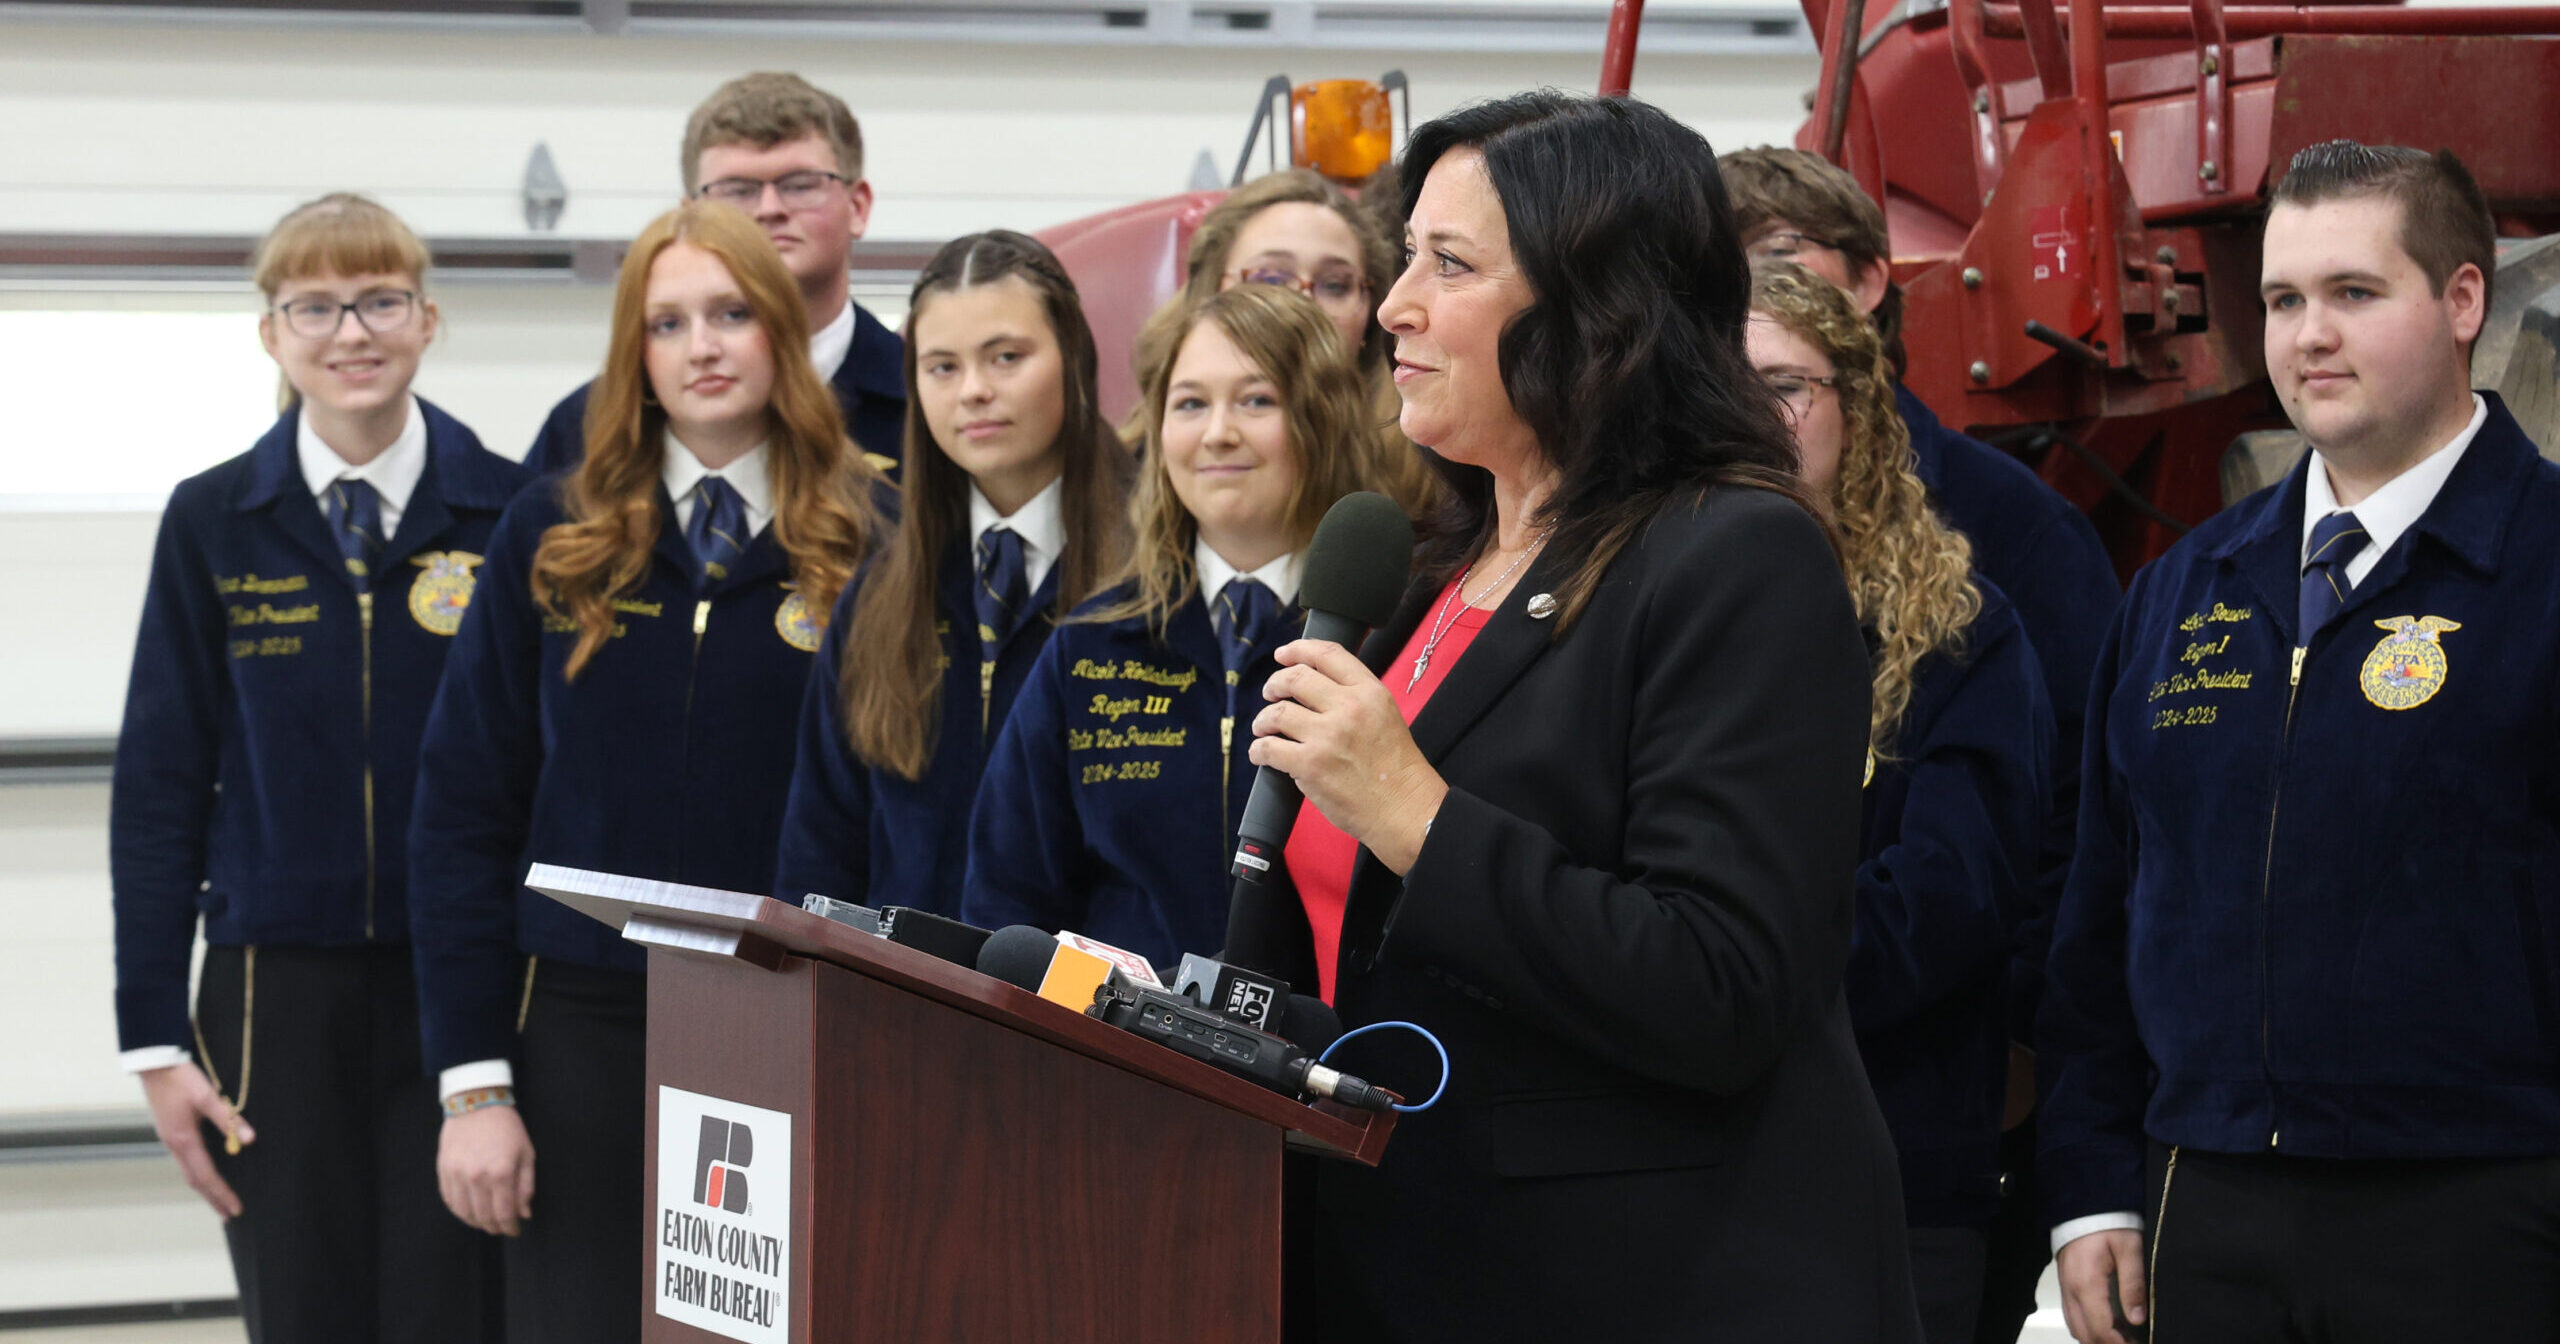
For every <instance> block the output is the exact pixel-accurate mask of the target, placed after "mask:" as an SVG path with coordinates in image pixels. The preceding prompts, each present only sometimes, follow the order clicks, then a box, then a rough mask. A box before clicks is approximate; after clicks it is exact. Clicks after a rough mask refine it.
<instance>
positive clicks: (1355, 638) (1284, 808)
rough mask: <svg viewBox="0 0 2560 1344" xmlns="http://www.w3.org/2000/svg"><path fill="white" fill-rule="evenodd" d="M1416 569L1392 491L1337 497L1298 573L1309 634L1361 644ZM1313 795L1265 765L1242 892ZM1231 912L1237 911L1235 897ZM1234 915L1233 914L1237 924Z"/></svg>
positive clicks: (1248, 802) (1239, 868)
mask: <svg viewBox="0 0 2560 1344" xmlns="http://www.w3.org/2000/svg"><path fill="white" fill-rule="evenodd" d="M1412 570H1413V523H1412V521H1411V520H1409V519H1407V518H1406V517H1405V516H1404V510H1403V509H1401V508H1399V507H1397V506H1396V502H1395V501H1394V500H1392V499H1389V498H1387V497H1386V496H1385V495H1381V494H1378V493H1377V492H1375V491H1372V490H1361V491H1356V492H1354V493H1352V494H1348V495H1344V496H1343V497H1342V498H1340V499H1338V500H1335V501H1334V504H1333V507H1332V508H1330V509H1327V510H1325V514H1324V521H1322V522H1320V523H1318V524H1316V535H1315V540H1313V541H1311V542H1309V543H1308V544H1307V563H1306V567H1305V570H1304V572H1303V574H1302V575H1301V576H1300V577H1299V579H1298V604H1299V605H1300V606H1303V607H1305V608H1306V609H1307V628H1306V633H1305V636H1304V638H1307V639H1322V640H1330V641H1332V642H1333V643H1336V644H1339V645H1341V646H1342V647H1344V648H1346V649H1351V650H1354V651H1357V650H1358V649H1359V647H1360V639H1361V637H1362V636H1363V635H1365V634H1367V633H1368V632H1369V631H1370V630H1371V629H1373V628H1375V627H1377V626H1381V625H1384V624H1386V623H1387V621H1388V620H1389V619H1390V618H1391V617H1393V616H1394V615H1395V610H1396V603H1397V602H1398V601H1399V600H1401V599H1402V598H1403V597H1404V586H1405V580H1406V579H1407V578H1408V577H1409V576H1410V575H1411V573H1412ZM1305 801H1306V795H1304V794H1302V793H1300V792H1298V782H1297V781H1296V780H1293V779H1291V778H1289V775H1288V772H1286V771H1283V770H1274V769H1272V768H1271V767H1270V766H1267V765H1266V766H1264V767H1262V770H1261V772H1260V773H1258V774H1256V775H1255V776H1254V777H1253V792H1252V793H1251V794H1250V795H1248V796H1247V797H1246V799H1245V804H1244V820H1243V821H1241V822H1239V823H1237V826H1236V856H1235V860H1234V862H1233V864H1232V865H1231V867H1232V869H1233V872H1234V876H1235V879H1236V886H1235V897H1236V899H1237V900H1241V899H1242V898H1243V896H1244V895H1245V893H1246V892H1248V891H1250V890H1252V889H1253V888H1255V887H1259V886H1260V885H1262V881H1263V879H1264V878H1265V877H1267V876H1269V875H1270V872H1271V865H1273V864H1275V863H1278V862H1279V861H1280V851H1281V849H1282V848H1283V847H1284V846H1286V845H1287V844H1288V843H1289V829H1290V828H1291V827H1292V826H1295V825H1297V823H1298V808H1299V806H1300V805H1301V804H1303V803H1304V802H1305ZM1229 912H1230V914H1231V915H1232V913H1233V904H1232V903H1231V904H1230V907H1229ZM1232 925H1233V921H1232V920H1230V927H1232Z"/></svg>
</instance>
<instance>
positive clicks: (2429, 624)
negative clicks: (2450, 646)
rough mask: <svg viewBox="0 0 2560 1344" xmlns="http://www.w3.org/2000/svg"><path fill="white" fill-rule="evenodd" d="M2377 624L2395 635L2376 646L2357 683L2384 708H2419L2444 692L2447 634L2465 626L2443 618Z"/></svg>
mask: <svg viewBox="0 0 2560 1344" xmlns="http://www.w3.org/2000/svg"><path fill="white" fill-rule="evenodd" d="M2374 624H2375V625H2376V626H2378V627H2380V628H2381V629H2384V630H2388V631H2390V632H2391V633H2390V634H2388V635H2385V636H2383V639H2382V642H2381V643H2379V644H2376V645H2374V646H2373V652H2372V653H2370V654H2367V655H2366V656H2365V660H2364V671H2363V672H2362V674H2360V675H2359V676H2358V677H2357V679H2356V680H2357V684H2358V685H2360V686H2362V687H2363V688H2364V698H2365V699H2367V700H2370V701H2372V702H2373V703H2374V704H2376V705H2378V706H2380V707H2382V708H2384V709H2415V708H2417V707H2418V706H2420V705H2423V704H2425V703H2426V702H2428V701H2429V700H2432V699H2434V698H2435V694H2436V692H2438V691H2440V690H2443V689H2444V678H2445V672H2446V670H2447V669H2446V665H2445V659H2444V640H2443V635H2444V632H2446V631H2448V630H2459V629H2461V628H2462V626H2461V625H2460V624H2458V623H2456V622H2453V621H2448V620H2446V619H2445V618H2443V617H2442V616H2393V617H2391V618H2389V619H2388V620H2380V621H2375V622H2374Z"/></svg>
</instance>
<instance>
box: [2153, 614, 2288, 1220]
mask: <svg viewBox="0 0 2560 1344" xmlns="http://www.w3.org/2000/svg"><path fill="white" fill-rule="evenodd" d="M2310 652H2311V646H2310V645H2307V644H2304V645H2297V646H2296V647H2295V648H2294V651H2293V672H2292V674H2291V676H2290V677H2288V678H2287V680H2286V683H2285V690H2284V727H2283V728H2282V729H2280V730H2279V731H2278V732H2277V734H2276V778H2275V787H2274V789H2273V791H2272V792H2271V793H2270V794H2269V796H2268V798H2267V862H2266V867H2265V869H2264V871H2263V872H2262V873H2261V874H2260V876H2259V879H2258V1067H2259V1068H2260V1069H2261V1070H2263V1071H2264V1072H2265V1074H2266V1076H2267V1106H2268V1110H2269V1118H2268V1121H2267V1146H2268V1147H2269V1148H2275V1147H2279V1146H2281V1144H2282V1142H2283V1140H2284V1127H2283V1123H2282V1118H2281V1117H2278V1116H2276V1115H2274V1114H2273V1111H2274V1107H2275V1044H2274V1026H2273V1025H2272V1023H2271V1022H2270V1021H2269V1016H2270V1013H2269V1010H2268V1006H2267V1005H2268V998H2269V992H2270V976H2271V975H2272V974H2273V972H2272V971H2271V970H2270V969H2269V967H2268V952H2267V944H2268V941H2269V939H2270V938H2271V937H2272V934H2271V933H2270V932H2269V930H2268V924H2269V922H2270V914H2269V912H2270V909H2271V908H2272V907H2273V905H2274V904H2275V882H2276V814H2277V810H2278V807H2279V806H2280V805H2281V804H2282V802H2283V801H2284V758H2285V752H2286V749H2287V748H2289V747H2291V746H2292V745H2293V702H2294V700H2295V699H2296V698H2297V697H2298V696H2300V695H2301V693H2302V660H2303V658H2304V657H2305V656H2306V655H2308V654H2309V653H2310ZM2164 1193H2165V1192H2164Z"/></svg>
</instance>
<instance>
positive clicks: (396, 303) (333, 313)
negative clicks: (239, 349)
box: [276, 289, 418, 341]
mask: <svg viewBox="0 0 2560 1344" xmlns="http://www.w3.org/2000/svg"><path fill="white" fill-rule="evenodd" d="M276 311H277V312H279V313H282V314H284V324H285V326H286V327H287V328H289V329H291V330H292V332H293V334H294V335H296V336H300V337H302V338H304V339H305V340H314V341H316V340H322V339H325V338H327V337H330V336H334V335H336V334H337V332H338V327H339V324H341V323H343V322H345V321H346V320H347V314H349V313H353V314H355V315H356V324H357V325H359V326H361V327H363V328H364V329H365V330H367V331H369V332H372V333H373V334H374V335H376V336H383V335H388V334H389V333H391V332H395V331H399V330H401V329H403V328H405V327H407V326H408V325H409V324H410V323H411V322H412V321H414V320H416V318H417V316H418V294H417V291H415V290H409V289H377V290H375V291H373V292H372V293H370V294H365V295H361V296H359V297H358V298H357V299H356V301H355V302H353V303H340V302H338V301H337V300H336V299H331V298H323V297H320V296H318V295H311V296H308V297H304V298H299V299H288V300H286V301H285V302H283V303H279V304H277V305H276Z"/></svg>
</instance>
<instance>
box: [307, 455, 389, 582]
mask: <svg viewBox="0 0 2560 1344" xmlns="http://www.w3.org/2000/svg"><path fill="white" fill-rule="evenodd" d="M320 508H321V511H322V512H324V513H326V514H328V515H329V531H330V534H331V535H333V536H335V537H336V538H337V539H338V554H340V555H342V556H345V557H346V560H347V577H348V578H349V579H352V580H354V581H355V585H356V591H357V592H359V593H369V592H371V591H373V569H374V565H375V564H376V563H378V562H379V561H380V560H381V559H382V496H381V495H379V494H376V493H375V492H374V489H373V485H372V483H371V482H368V481H352V480H342V481H331V482H330V483H329V488H328V489H327V490H324V491H322V492H321V494H320Z"/></svg>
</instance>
